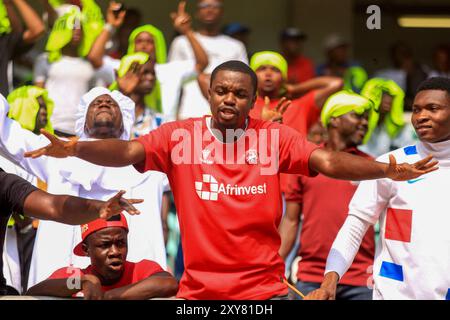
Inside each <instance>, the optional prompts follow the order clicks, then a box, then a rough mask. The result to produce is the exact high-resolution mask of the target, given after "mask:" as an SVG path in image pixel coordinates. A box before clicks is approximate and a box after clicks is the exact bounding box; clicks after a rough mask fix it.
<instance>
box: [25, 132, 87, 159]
mask: <svg viewBox="0 0 450 320" xmlns="http://www.w3.org/2000/svg"><path fill="white" fill-rule="evenodd" d="M41 133H42V134H43V135H44V136H46V137H47V139H49V140H50V142H51V143H50V144H49V145H48V146H46V147H44V148H41V149H38V150H35V151H30V152H26V153H25V154H24V156H25V158H33V159H36V158H40V157H42V156H48V157H53V158H60V159H62V158H68V157H74V156H75V155H76V149H77V143H78V139H72V140H69V141H65V140H61V139H58V138H57V137H56V136H54V135H52V134H51V133H49V132H47V131H46V130H44V129H41Z"/></svg>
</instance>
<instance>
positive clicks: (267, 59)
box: [250, 51, 288, 79]
mask: <svg viewBox="0 0 450 320" xmlns="http://www.w3.org/2000/svg"><path fill="white" fill-rule="evenodd" d="M265 65H269V66H273V67H275V68H277V69H278V70H280V71H281V74H282V75H283V78H284V79H287V75H288V63H287V61H286V59H284V57H283V56H282V55H281V54H279V53H278V52H274V51H262V52H257V53H255V54H254V55H253V57H252V58H251V59H250V68H252V69H253V71H255V72H256V70H258V69H259V68H260V67H262V66H265Z"/></svg>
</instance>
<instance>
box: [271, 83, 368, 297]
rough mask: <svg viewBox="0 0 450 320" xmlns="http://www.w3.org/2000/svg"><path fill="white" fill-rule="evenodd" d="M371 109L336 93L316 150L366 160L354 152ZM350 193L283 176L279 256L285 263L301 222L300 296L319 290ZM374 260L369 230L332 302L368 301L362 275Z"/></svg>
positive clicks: (348, 185)
mask: <svg viewBox="0 0 450 320" xmlns="http://www.w3.org/2000/svg"><path fill="white" fill-rule="evenodd" d="M372 107H373V103H372V102H371V101H370V100H368V99H366V98H364V97H362V96H359V95H356V94H354V93H350V92H346V91H342V92H339V93H337V94H335V95H333V96H332V97H331V98H330V99H329V100H328V101H327V102H326V104H325V106H324V108H323V111H322V123H323V125H324V126H325V127H326V128H327V131H328V140H327V141H325V142H324V143H323V144H322V147H323V148H325V149H328V150H332V151H341V152H348V153H351V154H354V155H358V156H361V157H365V158H370V156H368V155H367V154H365V153H363V152H361V151H359V150H358V146H359V145H360V144H361V143H362V141H363V139H364V136H365V134H366V132H367V128H368V117H369V113H370V110H371V109H372ZM356 188H357V184H355V183H352V182H349V181H338V180H335V179H331V178H328V177H325V176H324V175H322V174H319V175H318V176H317V177H314V178H310V177H305V176H296V175H291V176H289V185H288V190H289V191H288V192H287V193H286V202H287V203H286V214H285V216H284V217H283V219H282V222H281V224H280V234H281V239H282V241H281V248H280V255H281V257H283V258H284V259H286V256H287V255H288V253H289V252H290V250H291V248H292V247H293V245H294V242H295V239H296V236H297V232H298V228H299V224H300V220H302V231H301V237H300V249H299V252H298V256H299V257H301V260H300V262H299V264H298V271H297V279H298V282H297V288H298V289H299V290H300V292H302V293H303V294H309V293H310V292H312V291H314V290H316V289H318V288H319V287H320V285H321V282H322V279H323V274H324V272H325V265H326V261H327V256H328V252H329V250H330V248H331V246H332V244H333V241H334V239H335V237H336V235H337V234H338V232H339V229H340V227H341V226H342V224H343V223H344V221H345V219H346V216H347V212H348V205H349V203H350V200H351V199H352V197H353V194H354V193H355V191H356ZM324 199H327V201H324ZM301 217H302V219H301ZM317 239H320V241H317ZM374 255H375V238H374V230H373V228H371V229H370V230H369V232H368V233H367V235H366V237H365V238H364V242H363V244H362V247H361V249H360V251H359V252H358V255H357V256H356V258H355V260H354V262H353V264H352V266H351V267H350V270H349V272H348V273H347V274H346V276H345V277H344V278H342V279H341V280H340V286H339V289H338V296H337V299H343V300H344V299H345V300H371V299H372V290H370V289H369V288H368V287H367V282H368V280H369V277H370V276H371V274H370V273H369V272H368V270H369V267H371V266H372V265H373V259H374Z"/></svg>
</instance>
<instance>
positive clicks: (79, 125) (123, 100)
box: [75, 87, 135, 141]
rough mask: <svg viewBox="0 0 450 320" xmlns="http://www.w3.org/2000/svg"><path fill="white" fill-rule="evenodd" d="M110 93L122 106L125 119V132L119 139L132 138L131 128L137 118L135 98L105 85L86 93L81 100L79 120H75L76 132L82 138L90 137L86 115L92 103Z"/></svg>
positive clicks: (121, 109)
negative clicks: (132, 98)
mask: <svg viewBox="0 0 450 320" xmlns="http://www.w3.org/2000/svg"><path fill="white" fill-rule="evenodd" d="M105 94H107V95H109V96H110V97H111V98H113V99H114V100H115V101H116V102H117V104H118V105H119V107H120V111H121V112H122V119H123V128H124V130H123V133H122V135H121V136H120V138H119V139H121V140H125V141H128V140H130V138H131V129H132V128H133V125H134V119H135V103H134V101H133V100H131V99H130V98H128V97H127V96H125V95H123V94H122V93H120V92H119V91H110V90H108V89H106V88H103V87H97V88H94V89H92V90H91V91H89V92H88V93H86V94H85V95H84V96H83V97H82V98H81V101H80V104H79V106H78V113H77V115H76V116H77V120H76V122H75V132H76V134H77V136H78V137H80V139H89V138H91V137H89V136H88V135H87V133H86V132H85V124H86V116H87V112H88V110H89V106H90V105H91V103H92V102H93V101H94V100H95V99H97V98H98V97H99V96H102V95H105Z"/></svg>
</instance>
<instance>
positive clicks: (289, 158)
mask: <svg viewBox="0 0 450 320" xmlns="http://www.w3.org/2000/svg"><path fill="white" fill-rule="evenodd" d="M257 81H258V80H257V76H256V74H255V72H254V71H253V70H252V69H251V68H249V66H247V65H246V64H245V63H242V62H240V61H229V62H226V63H224V64H222V65H220V66H219V67H217V68H216V69H215V70H214V72H213V73H212V75H211V85H210V104H211V112H212V116H211V117H209V116H205V117H203V118H197V119H190V120H186V121H178V122H171V123H167V124H164V125H162V126H161V127H160V128H158V129H156V130H154V131H152V132H151V133H150V134H148V135H146V136H144V137H141V138H139V139H138V140H135V141H127V142H126V141H120V140H116V139H107V140H98V141H89V142H76V143H67V142H65V141H63V140H60V139H58V138H56V137H54V136H53V135H51V134H48V133H46V132H45V131H42V133H43V134H44V135H46V136H47V137H48V138H49V139H51V142H52V143H51V144H50V145H48V146H46V147H44V148H41V149H39V150H36V151H33V152H29V153H26V154H25V156H26V157H33V158H37V157H40V156H44V155H47V156H51V157H55V156H56V157H60V158H65V157H79V158H82V159H85V160H87V161H91V162H93V163H96V164H98V165H106V166H111V167H121V166H124V165H130V164H135V168H136V169H138V170H139V171H140V172H146V171H147V170H155V169H156V170H159V171H161V172H166V173H167V174H168V177H169V181H170V185H171V187H172V191H173V194H174V198H175V203H176V206H177V210H178V218H179V220H180V230H181V241H182V244H183V253H184V262H185V272H184V275H183V278H182V280H181V282H180V290H179V292H178V294H177V296H178V297H179V298H184V299H193V300H199V299H218V300H220V299H244V300H245V299H253V300H262V299H272V298H280V297H282V296H284V295H287V293H288V290H287V286H286V284H285V283H284V282H283V275H284V270H285V266H284V263H283V260H282V259H281V257H280V256H279V254H278V250H279V247H280V235H279V232H278V225H279V222H280V220H281V214H282V203H281V194H280V181H279V174H280V173H288V174H304V175H308V176H313V175H315V172H320V173H323V174H325V175H327V176H329V177H334V178H336V179H347V180H361V179H377V178H381V177H389V178H391V179H395V180H404V179H412V177H414V179H415V177H419V176H421V175H423V174H425V173H427V172H431V171H434V170H436V169H437V168H436V167H435V166H436V163H435V162H431V159H432V157H428V158H426V159H424V160H422V161H419V162H418V163H415V164H413V165H410V164H401V165H397V164H396V162H395V159H394V158H392V159H391V162H390V164H389V165H387V164H382V163H377V162H374V161H370V160H367V159H364V158H362V157H357V156H353V155H351V154H348V153H342V152H333V151H329V150H326V149H320V148H318V147H317V146H316V145H313V144H310V143H309V142H307V141H306V139H305V138H304V137H303V136H302V135H301V134H300V133H298V132H297V131H295V130H293V129H291V128H289V127H288V126H284V125H281V124H278V123H274V122H270V121H262V120H257V119H253V118H251V117H249V112H250V110H251V108H252V107H253V105H254V103H255V100H256V91H257Z"/></svg>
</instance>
